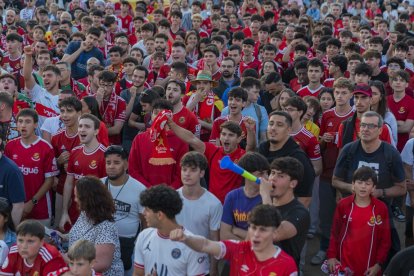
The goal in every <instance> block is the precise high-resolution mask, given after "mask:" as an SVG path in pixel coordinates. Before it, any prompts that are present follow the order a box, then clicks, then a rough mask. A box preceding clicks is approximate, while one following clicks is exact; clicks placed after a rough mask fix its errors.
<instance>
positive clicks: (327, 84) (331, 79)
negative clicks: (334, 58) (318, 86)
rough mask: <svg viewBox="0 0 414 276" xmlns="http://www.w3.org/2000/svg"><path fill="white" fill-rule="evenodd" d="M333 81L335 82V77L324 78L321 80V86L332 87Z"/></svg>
mask: <svg viewBox="0 0 414 276" xmlns="http://www.w3.org/2000/svg"><path fill="white" fill-rule="evenodd" d="M334 82H335V79H334V78H329V79H326V80H325V81H324V82H323V86H325V87H329V88H332V87H333V84H334Z"/></svg>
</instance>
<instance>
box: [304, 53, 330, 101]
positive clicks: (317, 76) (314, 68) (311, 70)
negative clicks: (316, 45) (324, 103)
mask: <svg viewBox="0 0 414 276" xmlns="http://www.w3.org/2000/svg"><path fill="white" fill-rule="evenodd" d="M324 70H325V66H324V65H323V63H322V61H320V60H319V59H317V58H314V59H312V60H310V61H309V62H308V80H309V84H308V85H306V86H305V87H302V88H301V89H299V90H298V92H297V94H298V96H300V97H302V98H303V97H305V96H314V97H318V95H319V92H320V91H321V89H322V88H323V87H324V86H323V85H322V84H321V78H322V77H323V74H324Z"/></svg>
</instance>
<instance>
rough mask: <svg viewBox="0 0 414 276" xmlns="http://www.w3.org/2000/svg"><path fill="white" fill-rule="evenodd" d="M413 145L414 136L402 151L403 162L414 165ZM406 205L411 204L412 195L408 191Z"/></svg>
mask: <svg viewBox="0 0 414 276" xmlns="http://www.w3.org/2000/svg"><path fill="white" fill-rule="evenodd" d="M413 146H414V138H411V139H410V140H408V141H407V143H406V144H405V146H404V149H403V150H402V152H401V160H402V161H403V163H405V164H407V165H410V166H413V165H414V155H413ZM413 177H414V166H413ZM405 205H407V206H411V200H410V195H409V194H408V193H407V196H406V198H405Z"/></svg>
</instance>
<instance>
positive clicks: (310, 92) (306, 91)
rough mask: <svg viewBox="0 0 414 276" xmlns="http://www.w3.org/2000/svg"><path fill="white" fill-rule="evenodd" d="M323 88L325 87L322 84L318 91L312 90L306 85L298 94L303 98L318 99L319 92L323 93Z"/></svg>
mask: <svg viewBox="0 0 414 276" xmlns="http://www.w3.org/2000/svg"><path fill="white" fill-rule="evenodd" d="M323 87H324V86H323V85H322V84H321V85H320V86H319V87H318V88H317V89H316V90H310V89H309V85H306V86H305V87H302V88H301V89H299V90H298V92H297V94H298V96H299V97H301V98H303V97H306V96H314V97H318V95H319V92H321V90H322V88H323Z"/></svg>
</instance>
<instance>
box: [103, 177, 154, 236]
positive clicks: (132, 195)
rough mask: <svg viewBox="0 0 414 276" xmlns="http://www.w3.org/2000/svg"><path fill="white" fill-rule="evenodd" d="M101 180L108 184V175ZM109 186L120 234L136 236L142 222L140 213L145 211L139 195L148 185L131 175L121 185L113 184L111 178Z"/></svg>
mask: <svg viewBox="0 0 414 276" xmlns="http://www.w3.org/2000/svg"><path fill="white" fill-rule="evenodd" d="M101 180H102V183H104V184H106V183H105V181H106V177H104V178H102V179H101ZM107 187H108V190H109V192H110V193H111V195H112V198H113V200H114V204H115V210H116V211H115V225H116V227H117V228H118V233H119V236H120V237H127V238H131V237H135V235H136V234H137V231H138V227H139V224H140V220H139V216H138V215H139V214H142V213H143V212H144V208H143V207H142V206H141V204H140V203H139V195H140V194H141V192H143V191H144V190H145V189H146V187H145V186H144V185H143V184H142V183H141V182H139V181H138V180H136V179H134V178H132V177H131V176H129V178H128V181H127V182H126V183H125V184H124V185H121V186H113V185H111V181H110V180H109V183H108V186H107Z"/></svg>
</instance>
